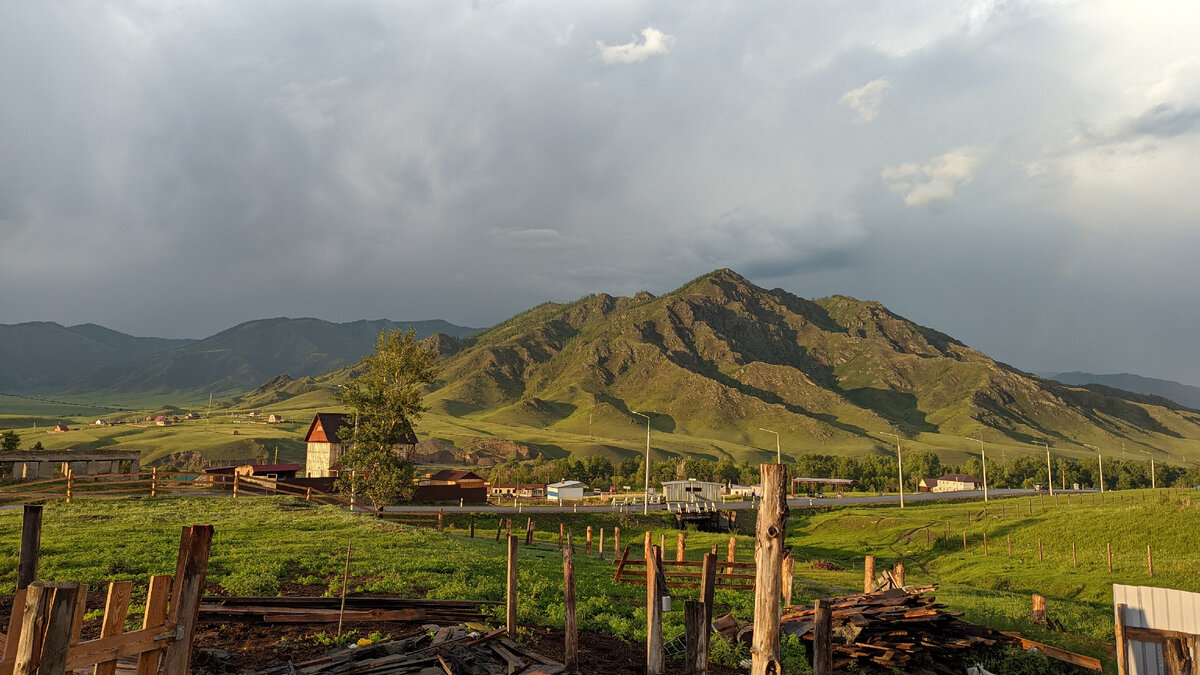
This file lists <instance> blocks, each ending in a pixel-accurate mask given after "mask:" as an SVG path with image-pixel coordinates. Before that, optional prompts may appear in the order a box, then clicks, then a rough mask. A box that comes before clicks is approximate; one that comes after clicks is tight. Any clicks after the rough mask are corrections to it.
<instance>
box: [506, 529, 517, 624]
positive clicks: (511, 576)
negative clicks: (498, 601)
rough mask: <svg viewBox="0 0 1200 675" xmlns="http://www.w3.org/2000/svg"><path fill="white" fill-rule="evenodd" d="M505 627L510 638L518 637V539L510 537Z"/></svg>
mask: <svg viewBox="0 0 1200 675" xmlns="http://www.w3.org/2000/svg"><path fill="white" fill-rule="evenodd" d="M504 626H505V628H506V629H507V631H508V636H509V637H516V635H517V538H516V537H514V536H512V535H511V534H510V535H508V593H507V595H506V596H505V603H504Z"/></svg>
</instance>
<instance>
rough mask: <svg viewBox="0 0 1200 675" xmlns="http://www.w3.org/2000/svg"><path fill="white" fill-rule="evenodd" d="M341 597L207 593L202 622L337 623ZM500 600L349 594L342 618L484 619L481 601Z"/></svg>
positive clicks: (434, 621) (444, 622) (438, 621)
mask: <svg viewBox="0 0 1200 675" xmlns="http://www.w3.org/2000/svg"><path fill="white" fill-rule="evenodd" d="M341 603H342V600H341V598H317V597H279V598H243V597H229V598H225V597H206V598H204V599H203V600H202V601H201V604H200V618H199V621H200V622H202V623H337V621H338V616H339V615H341V614H343V613H342V610H341ZM499 604H503V603H500V602H492V601H480V600H434V599H429V600H426V599H411V598H382V597H369V596H353V597H348V598H346V609H345V612H344V615H343V616H342V620H344V621H346V622H347V623H356V622H364V621H367V622H369V621H409V622H417V623H432V624H438V625H450V624H458V623H463V622H468V621H482V620H484V618H485V617H484V615H483V614H481V613H479V611H478V607H479V606H480V605H499Z"/></svg>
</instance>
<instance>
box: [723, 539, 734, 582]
mask: <svg viewBox="0 0 1200 675" xmlns="http://www.w3.org/2000/svg"><path fill="white" fill-rule="evenodd" d="M728 549H729V550H728V551H727V555H726V558H725V561H726V562H736V560H737V536H732V537H730V538H729V547H728ZM734 572H735V569H734V567H733V566H732V565H729V566H726V567H725V573H726V574H733V573H734Z"/></svg>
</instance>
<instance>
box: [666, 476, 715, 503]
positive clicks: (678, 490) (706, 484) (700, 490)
mask: <svg viewBox="0 0 1200 675" xmlns="http://www.w3.org/2000/svg"><path fill="white" fill-rule="evenodd" d="M662 486H663V496H665V497H666V500H667V501H668V502H719V501H721V488H722V485H721V484H720V483H716V482H713V481H707V480H696V479H695V478H689V479H687V480H670V481H666V482H665V483H663V484H662Z"/></svg>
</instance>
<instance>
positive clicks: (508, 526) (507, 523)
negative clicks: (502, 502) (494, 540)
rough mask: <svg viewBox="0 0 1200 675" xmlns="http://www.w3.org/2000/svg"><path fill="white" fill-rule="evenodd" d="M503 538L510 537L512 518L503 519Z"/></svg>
mask: <svg viewBox="0 0 1200 675" xmlns="http://www.w3.org/2000/svg"><path fill="white" fill-rule="evenodd" d="M504 536H506V537H509V536H512V518H505V519H504Z"/></svg>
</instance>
